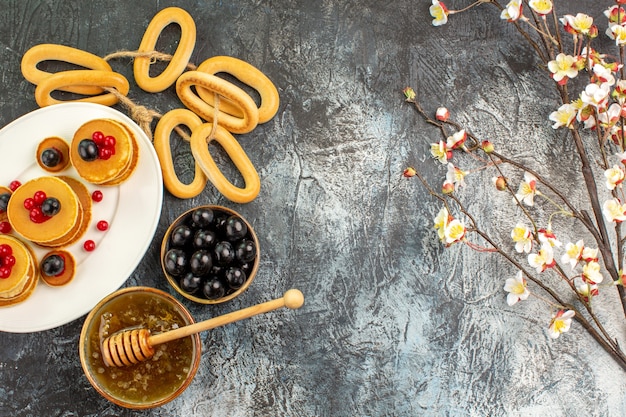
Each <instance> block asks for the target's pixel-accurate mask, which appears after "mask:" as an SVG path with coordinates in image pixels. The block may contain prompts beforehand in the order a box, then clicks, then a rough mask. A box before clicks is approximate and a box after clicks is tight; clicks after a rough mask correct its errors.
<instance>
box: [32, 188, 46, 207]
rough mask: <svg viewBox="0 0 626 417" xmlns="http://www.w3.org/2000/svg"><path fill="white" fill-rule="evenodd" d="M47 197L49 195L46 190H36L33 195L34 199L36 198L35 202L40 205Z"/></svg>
mask: <svg viewBox="0 0 626 417" xmlns="http://www.w3.org/2000/svg"><path fill="white" fill-rule="evenodd" d="M46 198H48V196H47V195H46V193H45V192H44V191H36V192H35V195H34V196H33V200H35V204H37V205H38V206H40V205H41V203H43V202H44V201H46Z"/></svg>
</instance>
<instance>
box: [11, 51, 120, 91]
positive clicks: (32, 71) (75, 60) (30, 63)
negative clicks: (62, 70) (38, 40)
mask: <svg viewBox="0 0 626 417" xmlns="http://www.w3.org/2000/svg"><path fill="white" fill-rule="evenodd" d="M44 61H60V62H67V63H69V64H73V65H76V66H80V67H84V68H86V69H90V70H100V71H113V70H112V69H111V66H110V65H109V63H108V62H107V61H105V60H104V59H102V58H100V57H99V56H97V55H94V54H92V53H89V52H86V51H83V50H80V49H76V48H72V47H70V46H65V45H56V44H51V43H44V44H40V45H35V46H33V47H32V48H30V49H29V50H28V51H26V53H24V56H23V57H22V62H21V70H22V75H23V76H24V78H26V80H28V81H30V82H31V83H33V84H35V85H39V83H41V82H42V81H43V80H45V79H46V78H48V77H50V76H51V75H52V74H54V73H51V72H46V71H42V70H40V69H39V68H37V65H39V64H40V63H41V62H44ZM59 90H62V91H67V92H70V93H76V94H84V95H86V96H93V95H96V94H102V93H103V90H102V88H100V87H97V86H89V85H70V86H66V87H64V88H60V89H59Z"/></svg>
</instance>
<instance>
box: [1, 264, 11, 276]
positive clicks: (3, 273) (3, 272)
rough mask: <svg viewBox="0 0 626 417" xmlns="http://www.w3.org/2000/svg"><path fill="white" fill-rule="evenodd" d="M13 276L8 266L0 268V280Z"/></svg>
mask: <svg viewBox="0 0 626 417" xmlns="http://www.w3.org/2000/svg"><path fill="white" fill-rule="evenodd" d="M9 275H11V268H9V267H8V266H0V278H2V279H6V278H8V277H9Z"/></svg>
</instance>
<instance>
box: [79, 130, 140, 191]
mask: <svg viewBox="0 0 626 417" xmlns="http://www.w3.org/2000/svg"><path fill="white" fill-rule="evenodd" d="M95 132H101V133H102V134H103V135H104V136H113V137H114V138H115V153H114V154H113V155H111V157H110V158H108V159H101V158H100V157H97V158H96V159H94V160H92V161H86V160H84V159H83V158H81V156H80V154H79V144H80V142H81V141H82V140H83V139H92V138H93V135H94V133H95ZM132 159H133V138H132V137H131V136H130V135H129V134H128V130H127V128H126V127H125V126H124V125H123V124H122V123H120V122H117V121H115V120H110V119H94V120H90V121H88V122H86V123H84V124H83V125H82V126H81V127H79V128H78V130H76V132H75V133H74V137H73V139H72V144H71V146H70V160H71V162H72V165H73V166H74V168H75V169H76V171H77V172H78V175H80V177H81V178H83V179H84V180H85V181H87V182H90V183H92V184H98V185H106V184H105V183H107V182H108V181H112V180H115V179H117V178H120V177H121V176H122V175H124V173H125V172H126V170H127V169H128V168H129V166H130V165H131V162H132Z"/></svg>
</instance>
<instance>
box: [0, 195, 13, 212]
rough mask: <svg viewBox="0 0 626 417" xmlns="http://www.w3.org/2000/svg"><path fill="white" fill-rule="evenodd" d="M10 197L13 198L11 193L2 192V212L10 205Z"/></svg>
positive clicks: (0, 196) (0, 208)
mask: <svg viewBox="0 0 626 417" xmlns="http://www.w3.org/2000/svg"><path fill="white" fill-rule="evenodd" d="M10 198H11V193H2V194H0V213H4V212H6V211H7V206H8V205H9V199H10Z"/></svg>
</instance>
